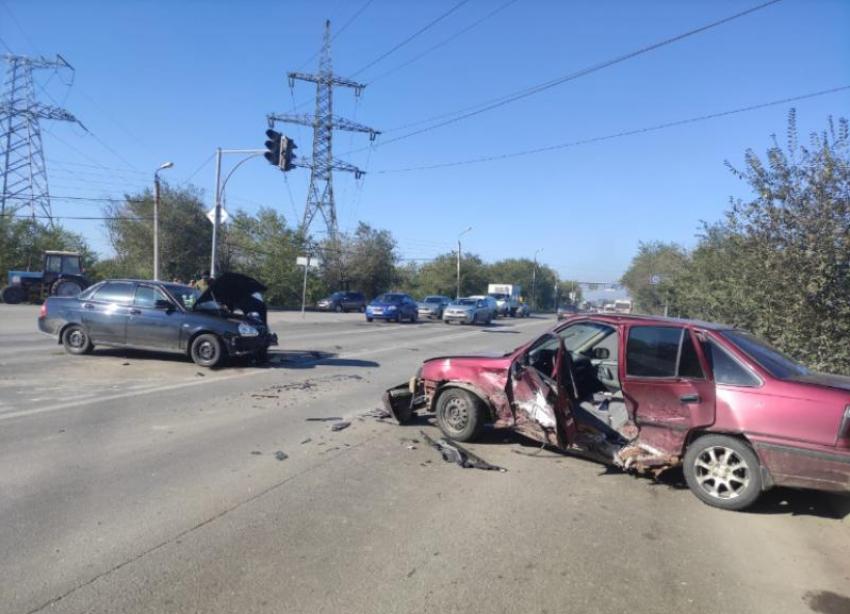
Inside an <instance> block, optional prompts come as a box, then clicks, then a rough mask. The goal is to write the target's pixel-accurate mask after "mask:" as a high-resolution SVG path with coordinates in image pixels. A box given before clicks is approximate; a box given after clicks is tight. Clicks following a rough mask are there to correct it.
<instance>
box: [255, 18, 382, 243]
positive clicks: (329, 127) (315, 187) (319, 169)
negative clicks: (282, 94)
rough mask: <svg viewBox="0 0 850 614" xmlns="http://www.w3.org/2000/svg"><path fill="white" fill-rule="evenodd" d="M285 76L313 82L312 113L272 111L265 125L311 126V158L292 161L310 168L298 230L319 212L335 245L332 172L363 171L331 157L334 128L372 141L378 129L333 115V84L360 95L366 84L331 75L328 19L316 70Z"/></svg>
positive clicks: (305, 232)
mask: <svg viewBox="0 0 850 614" xmlns="http://www.w3.org/2000/svg"><path fill="white" fill-rule="evenodd" d="M288 76H289V87H290V88H293V87H294V86H295V81H309V82H311V83H315V84H316V108H315V112H314V114H313V116H312V117H310V116H309V115H307V114H298V115H294V114H283V115H278V114H274V113H272V114H270V115H269V116H268V120H269V127H270V128H274V124H275V122H285V123H290V124H299V125H302V126H309V127H311V128H313V156H312V159H311V161H310V162H309V163H306V162H294V161H293V162H292V165H293V166H301V167H304V168H309V169H310V187H309V189H308V190H307V204H306V206H305V208H304V218H303V220H302V223H301V232H302V233H303V235H304V236H305V237H306V236H307V235H308V231H309V229H310V224H311V223H312V221H313V218H314V217H315V215H316V213H317V212H319V213H321V215H322V217H323V218H324V220H325V226H326V228H327V232H328V237H329V238H330V240H331V242H332V243H333V244H334V245H337V240H338V233H339V227H338V223H337V214H336V204H335V202H334V191H333V171H335V170H337V171H347V172H352V173H354V175H355V177H357V178H358V179H359V178H360V177H361V176H362V175H363V174H364V171H362V170H360V169H359V168H357V167H356V166H354V165H352V164H349V163H347V162H343V161H342V160H338V159H336V158H334V157H333V132H334V130H347V131H349V132H365V133H368V134H369V139H370V140H374V139H375V137H376V136H377V135H379V134H380V132H378V131H377V130H375V129H373V128H369V127H368V126H364V125H361V124H358V123H355V122H352V121H349V120H347V119H344V118H342V117H339V116H337V115H334V114H333V88H334V86H336V87H350V88H352V89H354V94H355V96H360V92H361V91H362V90H363V88H364V87H366V85H365V84H363V83H357V82H355V81H352V80H350V79H345V78H343V77H339V76H337V75H335V74H333V68H332V66H331V22H330V21H326V22H325V36H324V44H323V46H322V50H321V52H320V54H319V70H318V72H317V73H316V74H309V73H302V72H291V73H289V75H288Z"/></svg>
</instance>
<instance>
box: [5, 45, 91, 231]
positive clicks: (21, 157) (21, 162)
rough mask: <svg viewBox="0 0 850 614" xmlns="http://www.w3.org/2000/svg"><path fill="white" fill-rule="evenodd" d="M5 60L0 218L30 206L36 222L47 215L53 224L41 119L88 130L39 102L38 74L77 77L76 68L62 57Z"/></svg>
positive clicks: (19, 56) (55, 109)
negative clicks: (68, 73) (59, 72)
mask: <svg viewBox="0 0 850 614" xmlns="http://www.w3.org/2000/svg"><path fill="white" fill-rule="evenodd" d="M3 60H4V61H5V63H6V78H5V80H4V82H3V99H2V101H0V130H2V132H0V159H2V164H3V192H2V193H0V215H13V214H14V213H15V212H16V211H18V210H19V209H22V208H24V207H29V209H30V214H31V215H32V217H33V219H35V217H36V216H37V215H43V216H45V217H46V218H47V219H48V221H49V223H50V224H51V225H52V224H53V219H52V215H53V214H52V212H51V209H50V191H49V189H48V185H47V166H46V164H45V161H44V147H43V145H42V141H41V125H40V120H42V119H49V120H57V121H66V122H75V123H78V124H80V126H82V127H83V129H85V126H83V124H82V123H81V122H80V120H78V119H77V118H76V117H74V116H73V115H71V114H70V113H69V112H68V111H66V110H65V109H62V108H59V107H56V106H52V105H45V104H42V103H40V102H38V101H37V100H36V98H35V82H34V80H33V76H32V73H33V70H36V69H52V70H63V69H67V70H70V71H72V72H73V70H74V69H73V67H72V66H71V65H70V64H68V62H66V61H65V59H64V58H63V57H62V56H60V55H57V56H56V58H55V59H52V60H51V59H48V58H45V57H42V56H39V57H28V56H23V55H13V54H10V53H7V54H5V55H3Z"/></svg>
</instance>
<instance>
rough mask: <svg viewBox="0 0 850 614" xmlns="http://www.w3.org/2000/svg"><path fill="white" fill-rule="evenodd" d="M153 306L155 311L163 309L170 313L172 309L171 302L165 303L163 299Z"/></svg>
mask: <svg viewBox="0 0 850 614" xmlns="http://www.w3.org/2000/svg"><path fill="white" fill-rule="evenodd" d="M153 306H154V307H155V308H156V309H165V310H166V311H171V310H172V309H174V303H172V302H171V301H167V300H165V299H164V298H161V299H158V300H157V301H156V302H155V303H154V304H153Z"/></svg>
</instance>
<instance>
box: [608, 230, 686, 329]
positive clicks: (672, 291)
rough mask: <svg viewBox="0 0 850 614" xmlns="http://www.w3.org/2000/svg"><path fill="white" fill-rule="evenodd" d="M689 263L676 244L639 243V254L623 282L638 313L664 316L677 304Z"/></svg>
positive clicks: (684, 252)
mask: <svg viewBox="0 0 850 614" xmlns="http://www.w3.org/2000/svg"><path fill="white" fill-rule="evenodd" d="M687 263H688V253H687V252H686V251H685V249H684V248H683V247H681V246H680V245H677V244H676V243H664V242H662V241H650V242H647V243H644V242H640V243H638V253H637V255H636V256H635V257H634V258H632V262H631V264H630V265H629V268H628V270H627V271H626V272H625V274H624V275H623V277H622V278H621V279H620V283H622V284H623V285H624V286H625V287H626V289H627V290H628V291H629V294H631V296H632V301H633V309H634V311H637V312H640V313H647V314H651V315H661V314H663V313H664V310H665V306H667V305H669V304H675V300H676V299H675V297H676V293H677V291H678V288H679V283H678V280H679V278H680V277H681V276H682V274H683V273H684V271H685V268H686V266H687ZM654 282H657V283H654Z"/></svg>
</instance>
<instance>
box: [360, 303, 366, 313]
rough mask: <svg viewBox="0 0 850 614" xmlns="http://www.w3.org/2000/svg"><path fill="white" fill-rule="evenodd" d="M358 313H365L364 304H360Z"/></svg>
mask: <svg viewBox="0 0 850 614" xmlns="http://www.w3.org/2000/svg"><path fill="white" fill-rule="evenodd" d="M360 313H366V305H360Z"/></svg>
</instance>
